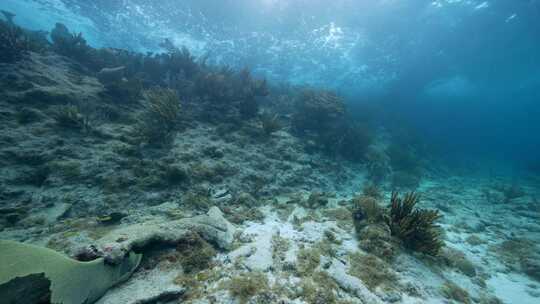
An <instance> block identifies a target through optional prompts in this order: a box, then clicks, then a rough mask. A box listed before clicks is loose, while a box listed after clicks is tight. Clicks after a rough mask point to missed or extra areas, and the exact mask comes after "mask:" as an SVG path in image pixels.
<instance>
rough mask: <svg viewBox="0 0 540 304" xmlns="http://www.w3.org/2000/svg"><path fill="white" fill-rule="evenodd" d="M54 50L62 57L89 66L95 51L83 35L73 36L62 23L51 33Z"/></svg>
mask: <svg viewBox="0 0 540 304" xmlns="http://www.w3.org/2000/svg"><path fill="white" fill-rule="evenodd" d="M51 40H52V41H53V49H54V50H55V51H56V52H57V53H58V54H60V55H64V56H66V57H69V58H72V59H75V60H77V61H79V62H80V63H85V64H89V62H90V57H91V56H92V55H93V53H94V51H95V50H94V49H92V48H91V47H90V46H88V45H87V43H86V40H85V39H84V38H83V36H82V33H78V34H72V33H70V31H69V29H68V28H67V27H66V26H65V25H64V24H62V23H56V26H55V27H54V29H53V30H52V31H51Z"/></svg>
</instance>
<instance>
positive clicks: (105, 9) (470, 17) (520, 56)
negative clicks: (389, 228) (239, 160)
mask: <svg viewBox="0 0 540 304" xmlns="http://www.w3.org/2000/svg"><path fill="white" fill-rule="evenodd" d="M0 8H2V9H6V10H10V11H13V12H15V13H17V15H18V17H17V18H16V21H17V22H19V23H20V24H22V25H23V26H27V27H31V28H34V29H51V28H52V27H53V26H54V23H55V22H56V21H61V22H63V23H65V24H66V25H68V27H70V28H72V29H74V30H76V31H81V32H83V33H84V34H85V36H86V37H87V38H88V40H89V42H90V43H91V44H92V45H94V46H112V47H122V48H128V49H132V50H138V51H159V49H157V48H156V46H157V45H158V43H159V41H161V40H162V39H163V38H170V39H171V40H172V41H174V42H175V43H176V44H178V45H186V46H188V47H189V48H190V49H191V50H192V51H193V52H194V53H195V54H198V55H203V54H208V55H209V56H210V58H211V60H212V61H213V62H215V63H222V64H229V65H233V66H236V67H242V66H248V67H250V68H252V69H254V70H255V71H256V72H257V73H258V74H261V75H264V76H266V77H267V78H269V79H272V80H275V81H283V80H285V81H289V82H292V83H295V84H312V85H316V86H322V87H329V88H333V89H336V90H338V91H339V92H340V93H341V94H343V95H344V96H347V99H348V102H349V103H350V104H351V105H352V106H353V108H355V109H362V108H363V107H360V106H358V105H360V104H368V105H370V106H372V107H375V108H377V109H379V115H381V117H384V119H385V120H386V121H385V123H386V124H387V125H389V124H390V125H391V124H394V125H401V124H406V125H409V126H412V127H414V128H415V129H416V132H417V134H419V135H421V136H423V138H425V139H427V140H428V141H429V142H430V143H431V144H432V145H434V146H435V147H436V148H437V149H436V150H437V151H439V152H440V153H441V155H442V156H446V157H447V158H453V159H456V160H461V161H463V160H468V161H472V162H479V161H481V160H488V159H489V160H498V161H499V162H501V161H518V162H524V161H528V160H531V159H539V158H540V156H539V155H540V127H539V117H540V104H539V102H540V55H539V54H540V1H539V0H491V1H475V0H468V1H460V0H435V1H420V0H333V1H330V0H324V1H323V0H221V1H216V0H160V1H150V0H116V1H115V0H95V1H86V0H48V1H47V0H2V1H1V2H0ZM357 114H359V117H362V115H361V114H362V113H357Z"/></svg>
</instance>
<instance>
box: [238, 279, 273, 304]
mask: <svg viewBox="0 0 540 304" xmlns="http://www.w3.org/2000/svg"><path fill="white" fill-rule="evenodd" d="M268 289H269V284H268V278H267V277H266V275H265V274H264V273H261V272H252V273H248V274H245V275H239V276H236V277H234V278H232V280H231V282H230V285H229V292H230V294H231V295H232V296H233V297H235V298H237V299H238V300H239V301H240V303H247V301H248V300H249V299H251V298H252V297H254V296H256V295H258V294H261V293H263V292H265V291H267V290H268Z"/></svg>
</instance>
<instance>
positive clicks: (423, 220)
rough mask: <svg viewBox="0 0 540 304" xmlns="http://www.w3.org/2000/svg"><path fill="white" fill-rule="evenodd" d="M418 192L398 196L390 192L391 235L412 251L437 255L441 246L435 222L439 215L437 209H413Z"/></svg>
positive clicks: (416, 201) (441, 242)
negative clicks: (401, 196)
mask: <svg viewBox="0 0 540 304" xmlns="http://www.w3.org/2000/svg"><path fill="white" fill-rule="evenodd" d="M418 201H419V196H418V194H416V193H414V192H411V193H408V194H406V195H405V197H403V198H400V197H399V195H398V193H397V192H393V193H392V198H391V204H390V217H389V219H388V225H389V226H390V230H391V232H392V235H393V236H396V237H397V238H399V239H400V240H401V241H402V242H403V245H404V246H405V247H406V248H408V249H411V250H413V251H418V252H421V253H424V254H427V255H437V254H438V253H439V251H440V249H441V248H442V246H443V244H444V243H443V241H442V240H441V233H440V230H439V226H438V225H437V224H436V223H435V221H437V220H438V219H439V218H440V217H441V215H440V214H439V212H438V211H437V210H426V209H415V208H414V207H415V206H416V204H417V203H418Z"/></svg>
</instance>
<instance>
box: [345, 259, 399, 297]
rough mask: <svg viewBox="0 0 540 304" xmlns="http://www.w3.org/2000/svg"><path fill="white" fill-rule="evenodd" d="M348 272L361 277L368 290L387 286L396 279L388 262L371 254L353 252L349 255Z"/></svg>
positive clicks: (392, 283)
mask: <svg viewBox="0 0 540 304" xmlns="http://www.w3.org/2000/svg"><path fill="white" fill-rule="evenodd" d="M349 262H350V265H351V269H350V274H351V275H353V276H355V277H357V278H359V279H361V280H362V282H364V283H365V284H366V286H367V287H368V288H369V289H370V290H375V288H377V287H378V286H381V285H382V286H384V287H386V288H389V287H390V286H392V285H395V283H396V281H397V276H396V274H395V273H394V272H393V271H392V270H391V269H390V267H389V266H388V264H387V263H386V262H385V261H383V260H381V259H379V258H378V257H376V256H374V255H371V254H362V253H359V252H355V253H353V254H351V255H350V256H349Z"/></svg>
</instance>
